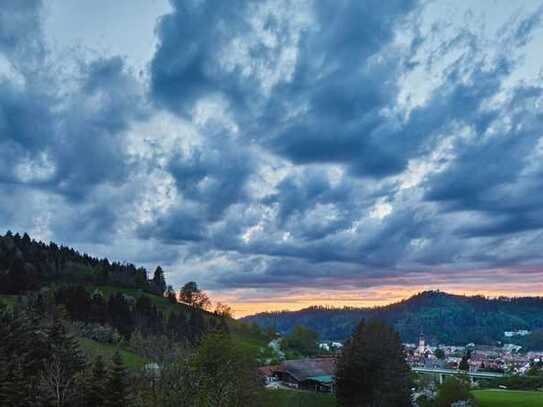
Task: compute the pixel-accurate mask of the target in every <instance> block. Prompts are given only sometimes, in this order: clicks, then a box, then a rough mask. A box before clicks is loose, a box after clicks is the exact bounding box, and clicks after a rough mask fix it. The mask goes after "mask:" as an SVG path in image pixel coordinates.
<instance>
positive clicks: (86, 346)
mask: <svg viewBox="0 0 543 407" xmlns="http://www.w3.org/2000/svg"><path fill="white" fill-rule="evenodd" d="M79 344H80V345H81V349H82V350H83V352H84V353H86V354H87V355H88V356H89V359H91V360H93V359H94V358H95V357H96V356H102V358H103V359H104V361H110V360H111V358H112V357H113V354H114V353H115V351H117V350H119V352H120V353H121V357H122V358H123V362H124V364H125V366H126V367H128V368H129V369H139V368H142V367H144V366H145V364H146V363H148V362H147V361H146V360H145V359H144V358H143V357H141V356H140V355H137V354H135V353H133V352H130V351H128V350H126V349H123V348H122V347H119V346H116V345H111V344H107V343H100V342H96V341H93V340H91V339H87V338H79Z"/></svg>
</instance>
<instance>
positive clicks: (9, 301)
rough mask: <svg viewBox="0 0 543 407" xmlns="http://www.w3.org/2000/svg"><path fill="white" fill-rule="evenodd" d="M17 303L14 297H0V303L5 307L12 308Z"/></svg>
mask: <svg viewBox="0 0 543 407" xmlns="http://www.w3.org/2000/svg"><path fill="white" fill-rule="evenodd" d="M16 301H17V296H16V295H0V303H3V304H5V305H7V306H8V307H13V306H14V305H15V302H16Z"/></svg>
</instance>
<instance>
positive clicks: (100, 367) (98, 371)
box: [86, 356, 107, 407]
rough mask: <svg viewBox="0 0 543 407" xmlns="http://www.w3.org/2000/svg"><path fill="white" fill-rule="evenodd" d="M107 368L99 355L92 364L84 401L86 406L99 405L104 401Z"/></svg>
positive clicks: (94, 406) (98, 406)
mask: <svg viewBox="0 0 543 407" xmlns="http://www.w3.org/2000/svg"><path fill="white" fill-rule="evenodd" d="M106 379H107V370H106V366H105V364H104V361H103V360H102V357H101V356H98V357H97V358H96V360H95V361H94V364H93V366H92V371H91V374H90V379H89V382H88V388H87V397H86V403H87V406H88V407H101V406H103V405H104V403H105V392H106Z"/></svg>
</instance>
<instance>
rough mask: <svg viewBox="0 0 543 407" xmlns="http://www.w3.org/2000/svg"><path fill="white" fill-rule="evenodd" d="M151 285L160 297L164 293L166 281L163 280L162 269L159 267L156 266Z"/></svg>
mask: <svg viewBox="0 0 543 407" xmlns="http://www.w3.org/2000/svg"><path fill="white" fill-rule="evenodd" d="M153 283H154V285H155V287H156V288H157V290H158V292H159V294H160V295H162V294H163V293H164V292H165V291H166V279H165V278H164V270H162V267H160V266H158V267H157V268H156V270H155V274H154V276H153Z"/></svg>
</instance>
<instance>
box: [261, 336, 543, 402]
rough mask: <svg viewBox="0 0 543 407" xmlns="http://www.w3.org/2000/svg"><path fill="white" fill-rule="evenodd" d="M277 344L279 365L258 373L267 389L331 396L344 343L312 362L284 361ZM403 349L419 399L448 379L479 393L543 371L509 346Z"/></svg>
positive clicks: (331, 344)
mask: <svg viewBox="0 0 543 407" xmlns="http://www.w3.org/2000/svg"><path fill="white" fill-rule="evenodd" d="M529 334H530V331H528V330H517V331H505V332H504V334H503V337H504V338H506V339H507V338H509V339H511V338H514V337H522V336H527V335H529ZM281 341H282V338H281V336H280V335H279V334H277V338H275V339H274V340H272V341H271V342H270V344H269V347H270V348H271V349H273V350H274V352H276V357H277V358H278V360H280V363H276V364H273V365H266V366H262V367H259V368H258V373H259V376H260V377H261V379H262V381H263V382H264V383H265V386H266V388H268V389H271V390H273V389H288V390H305V391H314V392H321V393H333V392H334V391H335V371H336V359H337V356H338V355H339V354H340V352H341V349H342V348H343V343H342V342H339V341H324V342H319V343H318V349H319V354H318V355H316V356H315V357H305V358H300V359H285V353H284V352H282V351H281ZM403 347H404V350H405V355H406V361H407V363H408V364H409V366H410V368H411V370H412V371H413V372H414V373H415V374H418V375H422V376H423V377H426V380H423V382H424V383H425V385H426V388H423V389H421V390H422V392H423V393H428V392H431V391H432V390H435V389H436V385H437V384H438V383H439V384H443V382H444V381H445V380H446V378H447V377H454V376H463V377H466V378H468V379H469V380H470V382H471V384H472V386H475V387H478V386H479V385H480V382H481V381H483V382H484V381H491V380H496V379H500V378H503V377H506V375H514V376H525V375H528V374H529V373H530V371H531V369H537V368H540V367H542V366H543V350H541V351H529V352H523V351H522V346H520V345H516V344H513V343H502V344H500V345H499V346H498V345H496V346H490V345H478V344H474V343H468V344H466V345H464V346H457V345H444V344H440V345H432V344H430V343H429V342H428V341H427V340H426V338H425V336H424V334H423V333H421V335H420V337H419V341H418V343H403ZM268 361H269V360H268ZM264 362H265V361H264ZM501 388H504V389H505V388H506V386H503V385H502V386H501ZM417 394H420V393H415V395H417Z"/></svg>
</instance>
